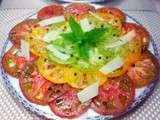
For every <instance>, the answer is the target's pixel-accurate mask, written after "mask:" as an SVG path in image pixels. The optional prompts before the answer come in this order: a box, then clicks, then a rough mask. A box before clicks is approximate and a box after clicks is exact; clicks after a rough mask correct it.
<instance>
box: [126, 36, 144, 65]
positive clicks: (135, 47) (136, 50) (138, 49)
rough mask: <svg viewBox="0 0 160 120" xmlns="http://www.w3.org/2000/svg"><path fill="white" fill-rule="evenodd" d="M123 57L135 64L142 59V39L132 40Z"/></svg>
mask: <svg viewBox="0 0 160 120" xmlns="http://www.w3.org/2000/svg"><path fill="white" fill-rule="evenodd" d="M126 47H127V50H126V51H124V53H123V57H124V59H125V60H126V61H127V62H128V63H133V62H135V61H137V60H139V59H140V56H141V53H142V41H141V40H140V39H134V40H131V41H130V42H129V43H128V45H127V46H126Z"/></svg>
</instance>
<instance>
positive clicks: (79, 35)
mask: <svg viewBox="0 0 160 120" xmlns="http://www.w3.org/2000/svg"><path fill="white" fill-rule="evenodd" d="M69 25H70V27H71V30H72V32H73V34H74V35H75V38H76V39H78V40H82V39H83V38H84V33H83V30H82V28H81V26H80V25H79V24H78V23H77V22H76V21H75V20H74V18H73V17H72V16H71V17H70V19H69Z"/></svg>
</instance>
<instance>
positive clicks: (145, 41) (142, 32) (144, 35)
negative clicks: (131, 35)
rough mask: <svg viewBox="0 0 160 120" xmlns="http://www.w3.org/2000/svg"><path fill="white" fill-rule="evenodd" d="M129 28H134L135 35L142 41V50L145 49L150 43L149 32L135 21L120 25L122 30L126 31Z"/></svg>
mask: <svg viewBox="0 0 160 120" xmlns="http://www.w3.org/2000/svg"><path fill="white" fill-rule="evenodd" d="M131 30H135V31H136V33H137V37H136V38H139V39H141V41H142V48H143V50H146V49H147V48H148V47H149V43H150V35H149V32H148V31H147V30H146V29H145V28H143V27H142V26H139V25H137V24H135V23H123V25H122V32H123V33H127V32H129V31H131Z"/></svg>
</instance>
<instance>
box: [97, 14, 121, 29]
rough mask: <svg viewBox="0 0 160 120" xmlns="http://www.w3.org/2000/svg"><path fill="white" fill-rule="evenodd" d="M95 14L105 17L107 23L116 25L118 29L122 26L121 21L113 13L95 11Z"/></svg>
mask: <svg viewBox="0 0 160 120" xmlns="http://www.w3.org/2000/svg"><path fill="white" fill-rule="evenodd" d="M96 15H98V16H100V17H102V18H103V19H105V20H106V21H107V22H108V23H109V24H111V25H113V26H115V27H118V28H119V29H120V30H121V28H122V21H121V20H120V19H119V18H118V17H116V16H114V15H111V14H105V13H100V12H97V13H96Z"/></svg>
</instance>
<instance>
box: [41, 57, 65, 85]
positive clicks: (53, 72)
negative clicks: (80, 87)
mask: <svg viewBox="0 0 160 120" xmlns="http://www.w3.org/2000/svg"><path fill="white" fill-rule="evenodd" d="M38 69H39V72H40V74H41V75H42V76H43V77H44V78H46V79H47V80H49V81H51V82H53V83H57V84H62V83H66V79H65V73H66V72H65V70H66V67H65V66H63V65H60V64H57V63H55V62H53V61H50V60H48V57H47V56H45V55H44V56H41V57H40V58H39V59H38Z"/></svg>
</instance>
